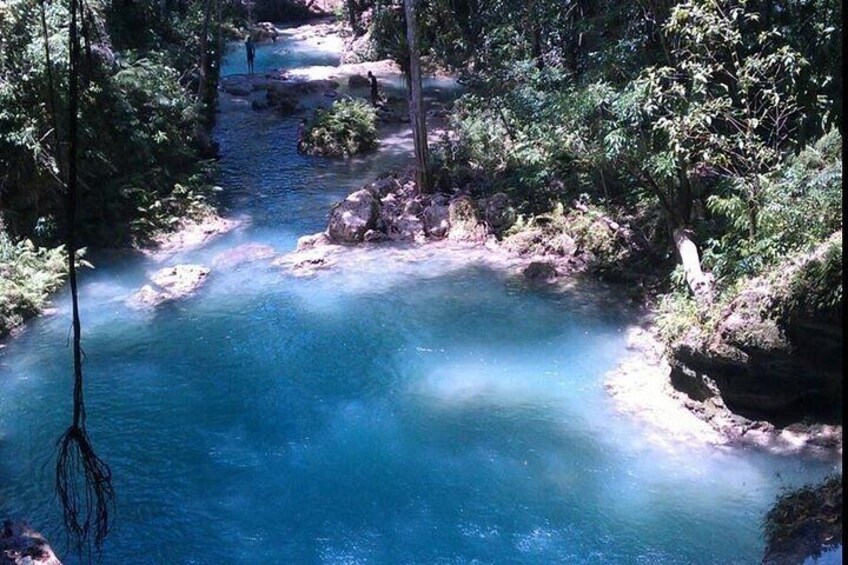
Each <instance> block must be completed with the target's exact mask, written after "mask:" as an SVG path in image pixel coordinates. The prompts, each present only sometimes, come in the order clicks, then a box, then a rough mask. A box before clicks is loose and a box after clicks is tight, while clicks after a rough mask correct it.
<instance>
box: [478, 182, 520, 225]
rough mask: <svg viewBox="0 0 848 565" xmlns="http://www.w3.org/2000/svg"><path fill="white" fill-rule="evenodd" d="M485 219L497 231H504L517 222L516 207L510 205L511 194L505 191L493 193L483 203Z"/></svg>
mask: <svg viewBox="0 0 848 565" xmlns="http://www.w3.org/2000/svg"><path fill="white" fill-rule="evenodd" d="M483 219H484V220H485V221H486V223H487V224H488V225H489V227H491V228H492V230H493V231H494V232H495V233H499V234H500V233H503V232H504V231H506V230H508V229H509V228H510V227H512V225H513V224H514V223H515V220H516V214H515V209H514V208H513V207H512V206H511V205H510V202H509V196H507V195H506V194H504V193H503V192H498V193H496V194H493V195H492V196H490V197H489V198H487V199H486V201H485V203H484V205H483Z"/></svg>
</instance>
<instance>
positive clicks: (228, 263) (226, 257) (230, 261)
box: [212, 243, 277, 269]
mask: <svg viewBox="0 0 848 565" xmlns="http://www.w3.org/2000/svg"><path fill="white" fill-rule="evenodd" d="M276 254H277V252H276V251H275V250H274V248H273V247H271V246H270V245H263V244H261V243H245V244H244V245H238V246H236V247H233V248H231V249H228V250H226V251H222V252H221V253H219V254H218V255H216V256H215V258H214V259H213V260H212V265H213V266H214V267H215V268H216V269H232V268H234V267H238V266H239V265H242V264H244V263H252V262H255V261H262V260H265V259H270V258H272V257H273V256H274V255H276Z"/></svg>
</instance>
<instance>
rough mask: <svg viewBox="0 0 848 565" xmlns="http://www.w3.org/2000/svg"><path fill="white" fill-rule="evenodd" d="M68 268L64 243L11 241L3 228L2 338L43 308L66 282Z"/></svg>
mask: <svg viewBox="0 0 848 565" xmlns="http://www.w3.org/2000/svg"><path fill="white" fill-rule="evenodd" d="M66 268H67V255H66V254H65V251H64V249H63V248H62V247H61V246H60V247H55V248H52V249H47V248H44V247H36V246H35V245H34V244H33V243H32V242H31V241H30V240H27V239H24V240H21V241H19V242H17V243H12V240H11V239H10V238H9V236H8V235H7V234H6V233H5V232H4V231H2V230H0V337H2V336H4V335H6V334H7V333H8V332H9V331H10V330H11V329H12V328H14V327H16V326H18V325H20V324H21V323H23V321H24V320H25V319H26V318H28V317H30V316H32V315H34V314H37V313H38V312H40V311H41V309H42V308H43V307H44V305H45V303H46V301H47V296H48V295H49V294H50V293H51V292H53V291H55V290H56V289H58V288H59V287H60V286H61V285H62V283H63V282H64V280H65V273H66Z"/></svg>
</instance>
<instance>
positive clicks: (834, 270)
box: [784, 232, 842, 316]
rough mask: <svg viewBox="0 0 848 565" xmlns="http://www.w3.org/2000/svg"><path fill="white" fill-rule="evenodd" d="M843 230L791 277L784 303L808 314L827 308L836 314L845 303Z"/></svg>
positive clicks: (786, 283)
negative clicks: (843, 288)
mask: <svg viewBox="0 0 848 565" xmlns="http://www.w3.org/2000/svg"><path fill="white" fill-rule="evenodd" d="M841 235H842V234H841V232H840V233H838V234H836V235H835V236H834V237H833V238H831V240H830V241H828V242H827V243H825V244H824V245H825V247H824V249H823V250H822V251H821V252H820V253H817V254H816V255H815V256H813V257H812V258H810V260H808V261H807V262H806V263H804V264H803V265H802V266H801V268H799V269H798V270H796V271H795V272H794V273H792V275H791V276H790V278H789V280H788V281H785V282H784V284H785V285H786V291H785V292H786V297H785V302H786V305H787V307H788V308H789V309H792V310H795V309H799V310H802V311H805V312H808V313H812V314H815V313H820V312H826V311H828V310H830V311H832V312H834V313H835V314H836V315H837V316H838V314H839V310H840V307H841V306H842V240H841Z"/></svg>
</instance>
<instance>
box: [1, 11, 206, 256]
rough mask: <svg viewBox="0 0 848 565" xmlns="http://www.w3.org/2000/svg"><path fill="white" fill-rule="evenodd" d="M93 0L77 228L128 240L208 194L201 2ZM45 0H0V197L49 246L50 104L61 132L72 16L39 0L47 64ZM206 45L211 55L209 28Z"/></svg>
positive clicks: (55, 187)
mask: <svg viewBox="0 0 848 565" xmlns="http://www.w3.org/2000/svg"><path fill="white" fill-rule="evenodd" d="M89 4H90V5H91V8H92V10H93V12H92V13H93V17H94V26H95V27H96V28H97V29H98V30H99V33H100V34H99V35H98V37H97V38H96V42H95V43H94V44H93V45H92V58H91V59H90V60H87V62H86V64H85V65H83V69H82V72H83V82H84V85H85V88H84V89H83V92H82V96H81V100H80V126H81V131H80V132H79V133H80V142H81V147H82V149H83V151H82V153H81V155H80V162H79V175H80V180H81V195H80V197H81V205H80V228H81V229H80V234H79V235H80V237H81V238H82V240H83V242H84V243H89V244H91V243H93V244H101V245H102V244H103V243H104V242H108V245H116V244H129V243H132V242H135V241H138V240H143V239H145V238H147V237H149V236H150V235H151V234H152V233H153V232H155V231H156V230H161V229H167V228H168V227H169V226H170V225H172V224H174V223H175V222H176V221H177V218H178V217H179V216H182V215H185V214H190V213H191V212H192V210H194V209H196V207H197V205H198V203H199V201H200V200H201V198H202V196H203V194H205V192H206V191H207V188H206V186H205V185H206V184H207V180H208V179H207V176H208V175H207V174H206V171H208V170H209V166H208V165H207V164H204V163H200V162H199V161H200V159H201V156H206V155H208V153H209V150H210V141H209V139H208V135H207V134H206V133H205V131H204V127H205V125H204V123H205V120H206V116H207V114H206V113H205V111H204V110H203V109H202V105H201V104H199V102H198V100H197V99H196V96H195V92H196V91H197V83H196V74H195V67H196V65H197V61H198V50H199V39H198V36H199V30H200V29H201V26H202V7H201V4H202V3H191V4H188V5H186V6H185V10H182V11H173V10H168V11H165V12H164V13H163V11H162V5H161V4H160V3H159V2H153V1H152V0H145V1H143V2H137V3H132V4H127V5H125V6H123V5H122V6H123V7H122V8H120V9H118V8H117V7H114V6H112V5H111V4H110V3H101V2H90V3H89ZM41 5H42V4H41V3H39V2H37V1H36V0H15V1H14V2H8V3H3V5H2V7H0V201H2V203H3V210H2V213H3V220H4V221H5V223H6V226H7V229H8V230H9V231H10V233H13V234H16V235H18V236H22V237H31V238H36V239H37V240H38V241H39V242H43V243H45V244H52V243H55V236H56V235H57V234H60V233H62V231H63V229H62V228H63V226H62V222H63V221H64V217H65V215H64V213H63V206H64V198H63V190H62V189H61V188H60V180H59V172H60V168H61V163H60V156H61V155H62V152H61V151H59V150H58V149H57V147H56V140H55V137H54V128H53V124H54V116H52V113H51V108H52V105H53V104H55V107H56V116H55V122H56V126H57V128H56V129H57V131H58V134H59V137H60V138H61V139H64V136H65V135H66V129H67V128H66V123H65V122H66V120H67V102H66V99H65V97H66V92H67V61H68V54H67V40H68V37H67V33H68V32H67V17H68V15H67V11H66V9H65V7H64V6H65V5H64V3H44V4H43V5H44V7H45V16H46V17H45V19H46V23H47V33H48V37H49V46H50V67H49V68H48V65H47V59H46V56H45V52H44V46H43V40H42V30H41V21H40V7H41ZM167 6H171V7H172V8H173V5H172V4H167ZM209 43H210V46H211V48H212V51H213V54H212V56H213V57H214V55H215V52H216V51H217V48H216V43H215V41H214V38H213V37H212V33H211V32H210V42H209ZM51 74H52V79H53V87H54V88H53V96H52V100H51V96H50V92H49V78H50V75H51ZM44 219H47V220H49V222H48V223H50V224H54V229H50V230H43V229H41V228H42V227H43V225H44V221H43V220H44Z"/></svg>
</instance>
